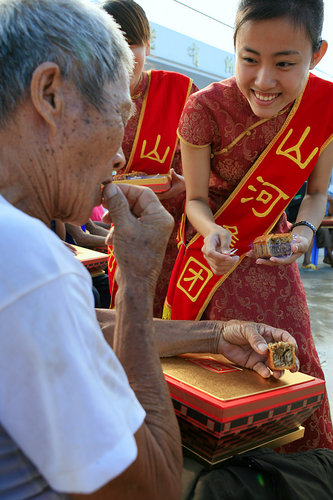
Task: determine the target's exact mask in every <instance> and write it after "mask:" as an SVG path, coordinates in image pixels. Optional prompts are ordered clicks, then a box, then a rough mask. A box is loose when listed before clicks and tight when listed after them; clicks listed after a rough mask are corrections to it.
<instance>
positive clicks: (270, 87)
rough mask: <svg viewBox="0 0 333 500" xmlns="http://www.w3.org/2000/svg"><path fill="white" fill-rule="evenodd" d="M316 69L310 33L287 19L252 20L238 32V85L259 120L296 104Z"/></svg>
mask: <svg viewBox="0 0 333 500" xmlns="http://www.w3.org/2000/svg"><path fill="white" fill-rule="evenodd" d="M314 66H315V62H314V59H313V52H312V43H311V40H310V38H309V36H308V34H307V33H306V31H305V29H304V28H301V27H300V28H295V26H294V25H293V23H292V22H291V21H290V20H288V19H286V18H277V19H268V20H264V21H248V22H246V23H244V24H243V26H241V28H240V29H239V31H238V33H237V38H236V80H237V84H238V87H239V89H240V90H241V92H242V93H243V94H244V96H245V97H246V99H247V100H248V102H249V104H250V106H251V109H252V111H253V113H254V114H255V115H257V116H258V117H259V118H269V117H270V116H273V115H275V114H276V113H278V112H279V111H280V110H282V109H283V108H284V107H285V106H286V105H287V104H289V103H290V102H292V101H294V100H295V99H296V98H297V97H298V96H299V95H300V94H301V92H302V90H303V89H304V87H305V84H306V81H307V77H308V73H309V69H312V68H313V67H314Z"/></svg>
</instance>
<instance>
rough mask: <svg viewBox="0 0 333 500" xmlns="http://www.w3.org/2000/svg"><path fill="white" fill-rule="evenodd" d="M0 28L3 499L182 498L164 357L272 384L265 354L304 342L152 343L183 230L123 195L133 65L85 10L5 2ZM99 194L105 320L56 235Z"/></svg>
mask: <svg viewBox="0 0 333 500" xmlns="http://www.w3.org/2000/svg"><path fill="white" fill-rule="evenodd" d="M0 27H1V34H2V36H1V37H0V101H1V107H0V145H1V147H0V165H1V167H0V232H1V240H0V255H1V259H0V324H1V329H0V370H1V377H0V422H1V424H0V456H1V460H0V498H1V499H3V500H9V499H13V498H15V499H18V498H20V499H21V500H27V499H31V498H35V499H41V500H42V499H51V498H52V499H59V500H60V499H68V498H73V499H100V498H115V499H118V498H124V499H133V498H135V499H136V500H148V499H156V498H159V499H161V500H176V499H179V498H180V494H181V493H180V491H181V472H182V453H181V442H180V436H179V429H178V426H177V422H176V418H175V413H174V409H173V406H172V404H171V399H170V395H169V390H168V388H167V385H166V382H165V379H164V377H163V373H162V371H161V364H160V359H159V354H163V353H165V355H172V354H177V353H180V352H184V350H185V351H187V352H188V351H189V350H198V351H201V349H204V350H205V351H207V350H209V349H211V350H213V351H215V352H216V351H217V352H221V353H225V354H226V355H228V356H229V358H230V359H231V360H234V361H235V362H239V363H240V364H241V365H243V366H247V367H249V368H253V369H256V370H257V371H258V372H259V373H261V374H262V375H263V376H265V377H268V376H270V371H269V370H268V368H267V366H266V363H267V341H268V342H269V341H272V340H274V341H280V340H286V341H292V342H294V343H295V340H294V339H293V337H292V336H291V335H290V334H289V333H288V332H287V331H285V330H279V329H276V328H271V327H269V326H267V325H263V324H261V325H259V324H253V323H249V322H239V321H233V322H228V323H222V322H219V323H218V322H216V323H211V322H210V323H209V324H208V323H207V324H206V326H204V327H203V328H200V327H199V328H197V327H196V326H195V325H194V326H193V325H191V324H190V323H189V324H187V325H185V324H184V322H178V326H179V328H178V327H177V323H176V324H175V325H172V324H171V323H169V322H165V321H162V320H161V323H162V325H161V324H160V323H157V325H160V328H159V332H160V333H159V335H156V337H155V332H154V321H153V314H152V312H153V297H154V291H155V285H156V280H157V277H158V274H159V271H160V269H161V265H162V261H163V256H164V252H165V248H166V244H167V241H168V238H169V236H170V234H171V231H172V228H173V220H172V217H171V216H170V214H168V212H167V211H166V210H165V209H164V208H163V207H162V205H161V203H160V201H159V200H158V198H157V197H156V195H155V194H154V193H153V192H152V191H151V190H150V189H145V188H139V187H136V186H131V187H129V186H125V185H123V186H122V187H116V186H115V185H114V184H112V170H116V169H117V168H118V167H119V166H121V165H122V163H123V158H122V156H121V154H120V153H119V148H120V145H121V142H122V139H123V132H124V127H125V125H126V123H127V120H128V118H129V116H130V113H131V110H132V101H131V97H130V92H129V74H130V73H131V71H132V68H133V59H132V53H131V51H130V50H129V48H128V45H127V43H126V42H125V40H124V38H123V36H122V34H121V32H120V30H119V29H118V27H117V25H116V24H115V23H114V22H113V20H112V19H111V17H110V16H108V15H107V14H106V13H105V12H104V11H103V10H102V9H100V7H98V6H97V5H94V4H93V2H91V1H90V0H89V1H88V0H87V1H84V0H71V1H70V2H69V1H68V0H38V1H34V0H5V1H1V2H0ZM18 138H20V140H19V141H18V140H17V139H18ZM102 195H103V199H104V206H105V208H106V209H107V210H108V211H109V214H110V215H109V217H110V222H111V220H112V222H113V224H114V231H113V246H114V251H115V254H116V256H117V261H118V283H119V290H118V293H117V307H116V313H115V314H114V311H111V310H109V309H108V310H100V313H99V314H100V316H98V315H97V316H96V311H95V309H94V307H93V296H92V291H91V278H90V275H89V273H88V272H87V271H86V270H85V269H84V267H83V266H82V265H81V263H80V262H78V261H77V260H76V259H75V258H74V257H73V254H72V253H71V252H70V251H69V250H68V248H66V246H65V245H64V244H63V242H62V241H61V240H60V238H58V236H57V235H56V234H54V232H53V231H52V230H51V229H50V226H51V221H52V220H60V221H62V222H70V223H72V224H77V225H81V224H83V223H84V222H85V221H87V220H88V218H89V215H90V214H91V211H92V208H93V207H94V206H98V205H100V204H101V202H102ZM18 235H19V236H18ZM129 243H130V244H129ZM133 248H135V250H136V251H135V252H133ZM14 268H15V269H16V271H17V272H18V275H19V276H20V279H19V280H13V279H12V274H11V270H12V269H14ZM97 314H98V313H97ZM110 318H112V319H113V320H114V322H113V328H112V342H111V340H110V343H112V345H113V349H111V348H110V345H109V344H108V343H107V341H106V340H105V338H104V336H103V333H102V331H101V327H102V329H103V331H105V332H106V333H107V332H108V330H109V326H108V322H109V321H110ZM98 319H99V322H100V325H101V327H100V326H99V323H98ZM157 330H158V326H157ZM157 348H158V349H159V351H160V352H159V353H158V351H157ZM275 375H276V376H278V373H275Z"/></svg>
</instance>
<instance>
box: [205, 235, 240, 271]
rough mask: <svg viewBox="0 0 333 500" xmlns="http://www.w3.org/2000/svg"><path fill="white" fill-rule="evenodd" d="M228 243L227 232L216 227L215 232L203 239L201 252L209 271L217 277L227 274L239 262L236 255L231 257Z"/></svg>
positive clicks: (229, 241)
mask: <svg viewBox="0 0 333 500" xmlns="http://www.w3.org/2000/svg"><path fill="white" fill-rule="evenodd" d="M230 243H231V234H230V233H229V231H226V230H225V229H223V228H222V227H218V226H217V229H216V231H214V232H211V233H209V234H208V235H207V236H206V237H205V238H204V244H203V246H202V248H201V251H202V253H203V254H204V257H205V259H206V260H207V262H208V264H209V265H210V268H211V270H212V271H213V273H214V274H216V275H217V276H219V275H222V274H225V273H227V272H229V271H230V270H231V269H232V268H233V266H234V265H235V264H236V263H237V262H238V260H239V257H238V255H232V250H231V249H230Z"/></svg>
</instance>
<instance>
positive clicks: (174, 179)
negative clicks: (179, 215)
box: [157, 168, 185, 200]
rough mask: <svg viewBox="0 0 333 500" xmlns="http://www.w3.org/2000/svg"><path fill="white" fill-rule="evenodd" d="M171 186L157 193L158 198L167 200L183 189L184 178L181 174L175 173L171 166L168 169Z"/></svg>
mask: <svg viewBox="0 0 333 500" xmlns="http://www.w3.org/2000/svg"><path fill="white" fill-rule="evenodd" d="M170 175H171V187H170V189H168V190H167V191H164V192H163V193H157V196H158V198H159V199H160V200H169V199H170V198H173V197H174V196H177V195H178V194H180V193H183V192H184V191H185V180H184V177H183V176H182V175H179V174H177V173H176V172H175V171H174V169H173V168H171V169H170Z"/></svg>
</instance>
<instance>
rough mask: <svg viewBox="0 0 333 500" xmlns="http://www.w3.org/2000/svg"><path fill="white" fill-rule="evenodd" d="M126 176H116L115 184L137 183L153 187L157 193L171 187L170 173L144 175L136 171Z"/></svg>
mask: <svg viewBox="0 0 333 500" xmlns="http://www.w3.org/2000/svg"><path fill="white" fill-rule="evenodd" d="M125 175H126V177H125V176H123V178H122V176H121V175H120V176H119V177H117V176H115V177H114V179H113V182H114V183H115V184H124V183H125V184H135V185H137V186H145V187H149V188H150V189H152V190H153V191H154V192H155V193H163V192H164V191H167V190H168V189H170V187H171V177H170V175H169V174H156V175H142V174H135V172H132V173H131V172H130V173H128V174H125Z"/></svg>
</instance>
